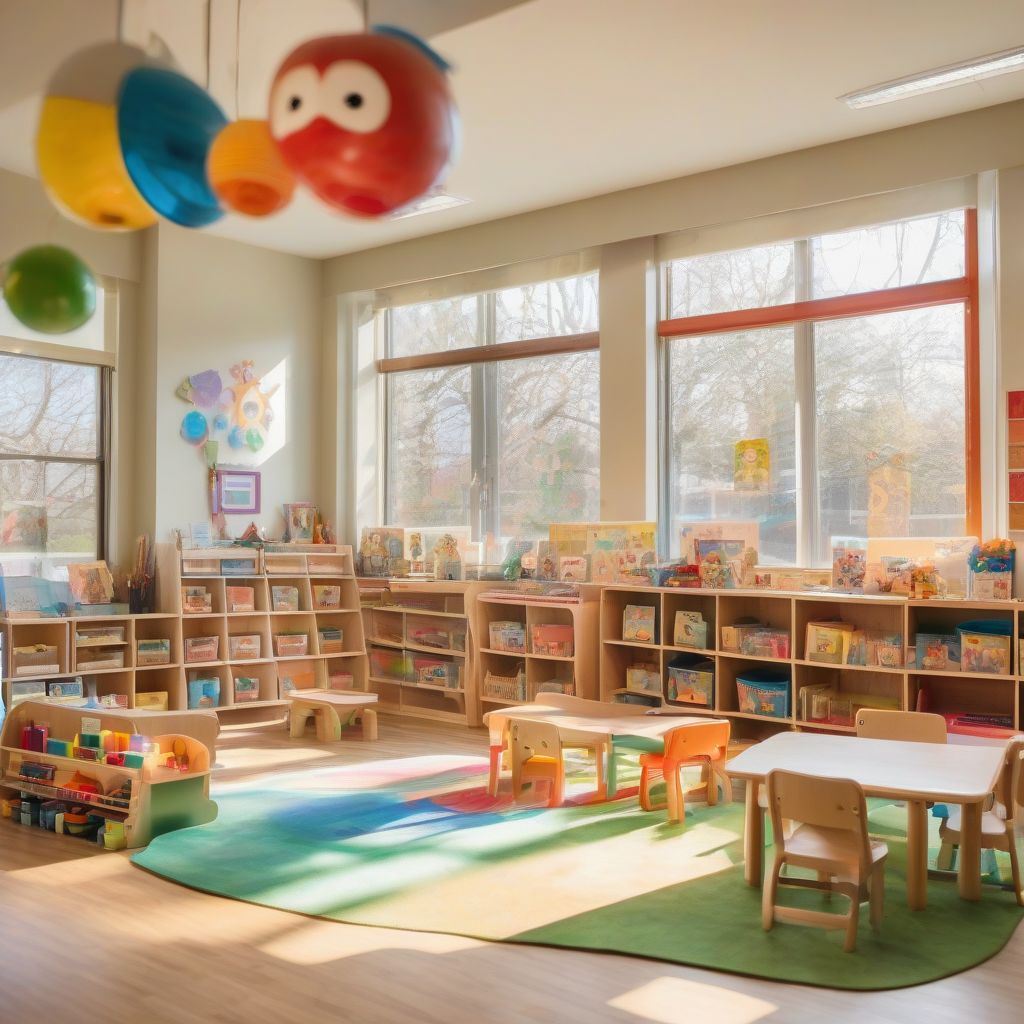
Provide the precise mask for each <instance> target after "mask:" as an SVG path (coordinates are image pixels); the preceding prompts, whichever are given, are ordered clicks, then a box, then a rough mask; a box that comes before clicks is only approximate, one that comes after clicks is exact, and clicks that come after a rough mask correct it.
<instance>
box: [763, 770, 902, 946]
mask: <svg viewBox="0 0 1024 1024" xmlns="http://www.w3.org/2000/svg"><path fill="white" fill-rule="evenodd" d="M768 803H769V805H770V808H771V815H772V833H773V835H775V836H776V837H777V838H776V840H775V862H774V864H773V865H772V868H771V871H770V872H769V874H768V878H767V880H766V882H765V886H764V896H763V901H762V905H761V924H762V926H763V927H764V930H765V931H770V930H771V928H772V925H773V924H774V923H775V922H776V921H788V922H790V923H791V924H807V925H814V926H816V927H818V928H842V929H844V930H845V931H846V942H845V944H844V946H843V948H844V949H845V950H846V952H847V953H852V952H853V950H854V949H855V948H856V945H857V923H858V918H859V915H860V905H861V903H862V902H863V901H864V900H870V905H871V927H872V928H873V929H874V930H875V931H878V930H879V928H881V926H882V912H883V906H884V899H885V859H886V857H887V856H888V855H889V848H888V847H887V846H886V845H885V843H881V842H873V841H872V840H871V838H870V836H869V835H868V815H867V804H866V802H865V800H864V791H863V790H862V789H861V788H860V786H859V785H858V784H857V783H856V782H853V781H851V780H850V779H825V778H819V777H818V776H814V775H800V774H798V773H797V772H786V771H778V770H776V771H773V772H769V773H768ZM784 821H785V822H789V823H792V825H793V829H792V831H791V832H790V834H789V835H787V834H786V831H785V830H784V829H783V822H784ZM786 867H794V868H809V869H810V870H812V871H814V872H815V873H816V875H817V878H816V879H813V878H799V877H793V876H791V875H784V874H783V873H782V869H783V868H786ZM780 885H788V886H797V887H801V888H809V889H819V890H824V891H825V892H830V893H831V892H838V893H841V894H842V895H844V896H846V897H847V898H848V899H849V901H850V905H849V909H848V910H847V912H846V913H845V914H837V913H830V912H827V911H824V910H811V909H809V908H805V907H785V906H779V905H778V904H777V902H776V898H777V896H778V891H779V886H780Z"/></svg>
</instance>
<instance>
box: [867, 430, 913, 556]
mask: <svg viewBox="0 0 1024 1024" xmlns="http://www.w3.org/2000/svg"><path fill="white" fill-rule="evenodd" d="M867 462H868V529H867V535H868V536H869V537H906V536H908V535H909V533H910V470H909V469H907V465H906V456H905V455H904V454H903V452H897V451H894V450H892V449H891V448H890V449H886V450H883V451H872V452H869V453H868V457H867Z"/></svg>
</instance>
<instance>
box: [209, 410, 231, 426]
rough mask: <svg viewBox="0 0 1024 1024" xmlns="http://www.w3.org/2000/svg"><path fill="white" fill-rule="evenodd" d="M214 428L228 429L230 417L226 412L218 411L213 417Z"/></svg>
mask: <svg viewBox="0 0 1024 1024" xmlns="http://www.w3.org/2000/svg"><path fill="white" fill-rule="evenodd" d="M213 429H214V430H227V429H228V418H227V416H225V415H224V413H222V412H220V413H217V415H216V416H214V418H213Z"/></svg>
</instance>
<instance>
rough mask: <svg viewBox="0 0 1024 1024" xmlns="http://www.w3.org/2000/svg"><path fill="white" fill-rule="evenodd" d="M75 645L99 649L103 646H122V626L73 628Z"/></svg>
mask: <svg viewBox="0 0 1024 1024" xmlns="http://www.w3.org/2000/svg"><path fill="white" fill-rule="evenodd" d="M75 643H76V644H77V645H78V646H79V647H101V646H102V645H103V644H123V643H124V626H100V627H97V628H94V629H82V628H81V627H80V626H77V627H76V628H75Z"/></svg>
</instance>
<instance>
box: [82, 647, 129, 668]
mask: <svg viewBox="0 0 1024 1024" xmlns="http://www.w3.org/2000/svg"><path fill="white" fill-rule="evenodd" d="M75 661H76V665H75V667H76V668H77V669H90V668H92V669H96V668H124V651H113V650H110V649H108V648H103V647H94V648H91V649H90V648H88V647H86V648H81V647H80V648H79V649H78V651H77V652H76V654H75Z"/></svg>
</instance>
